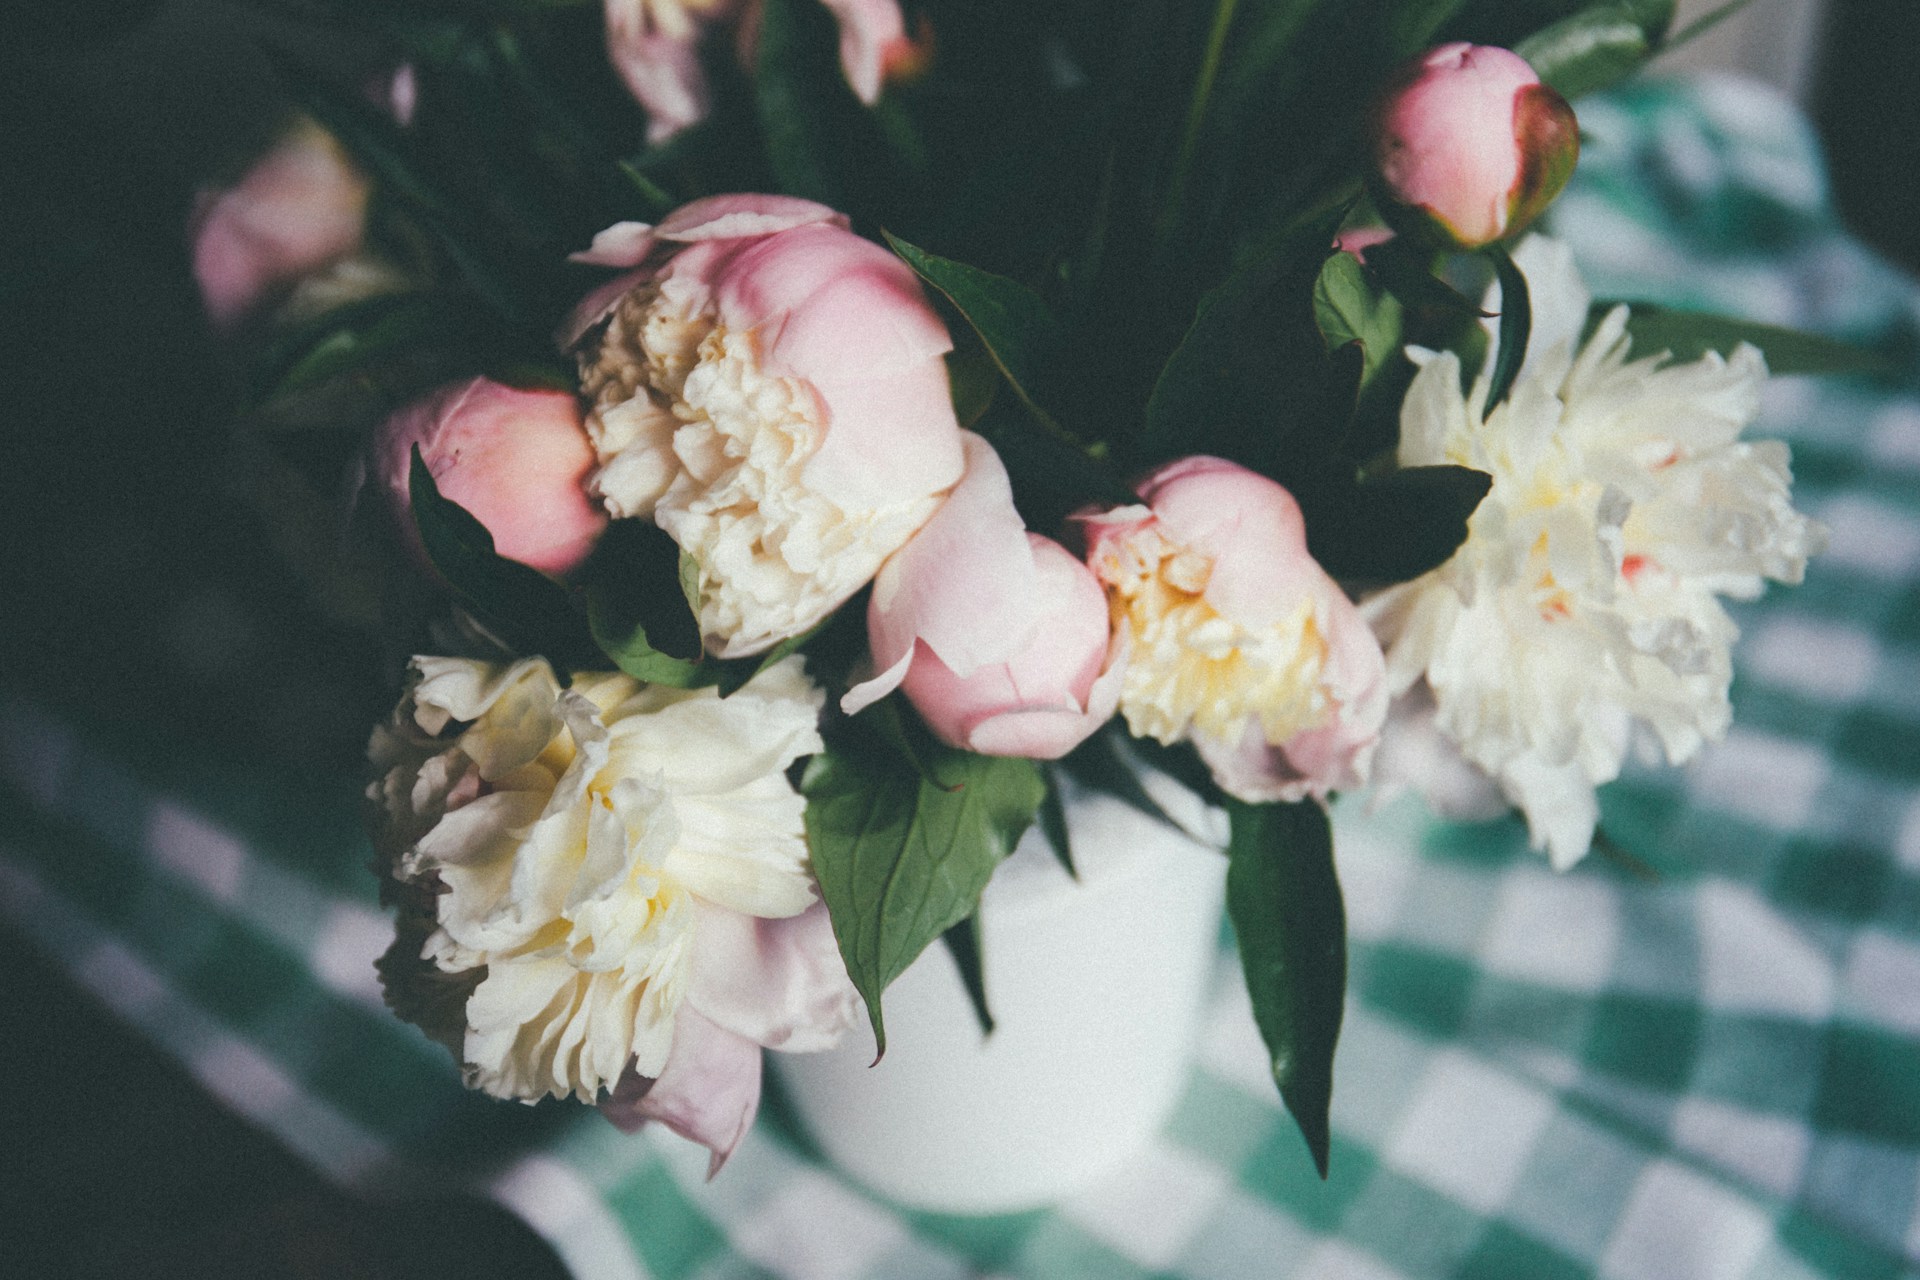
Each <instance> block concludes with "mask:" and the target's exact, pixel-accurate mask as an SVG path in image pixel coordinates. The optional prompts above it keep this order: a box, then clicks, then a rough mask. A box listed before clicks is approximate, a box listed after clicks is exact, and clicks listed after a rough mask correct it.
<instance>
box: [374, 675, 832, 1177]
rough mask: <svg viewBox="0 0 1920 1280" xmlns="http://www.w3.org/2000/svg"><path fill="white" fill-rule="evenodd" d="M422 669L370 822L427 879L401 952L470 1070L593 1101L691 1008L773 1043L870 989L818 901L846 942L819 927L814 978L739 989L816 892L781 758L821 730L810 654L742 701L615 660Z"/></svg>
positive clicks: (411, 997) (404, 977)
mask: <svg viewBox="0 0 1920 1280" xmlns="http://www.w3.org/2000/svg"><path fill="white" fill-rule="evenodd" d="M413 667H414V672H415V676H416V679H415V683H414V685H413V687H412V689H411V690H410V691H409V693H408V694H407V696H406V698H405V699H404V700H403V701H402V703H401V704H400V707H399V709H398V710H397V711H396V713H395V717H394V720H393V723H392V724H391V725H390V726H388V727H385V728H383V729H381V730H379V731H377V732H376V733H375V735H374V741H373V745H372V748H371V752H370V754H371V755H372V757H373V759H374V762H375V764H376V765H377V766H378V767H380V768H381V769H382V770H383V771H384V772H383V773H382V776H381V777H380V778H379V780H378V781H376V782H375V784H374V786H373V788H372V790H371V792H370V797H371V799H372V800H373V801H374V802H375V804H376V805H377V806H378V809H379V817H378V819H377V821H376V834H377V838H378V841H379V843H380V846H381V851H382V854H383V856H384V857H385V858H386V859H387V860H388V863H389V866H390V870H391V873H392V875H393V877H394V879H395V880H396V881H397V884H398V889H399V892H400V895H401V896H402V897H403V898H410V899H411V901H412V912H411V920H412V925H411V928H410V927H409V913H408V911H406V910H404V909H403V913H402V930H401V937H402V942H400V943H398V944H396V952H402V951H405V952H410V953H411V954H391V955H390V956H389V960H388V962H387V963H386V965H385V966H384V969H385V973H386V977H387V980H388V993H389V999H390V1000H392V1001H393V1003H394V1004H395V1006H396V1008H398V1009H400V1010H401V1012H403V1013H404V1014H406V1015H407V1016H409V1017H412V1018H414V1020H415V1021H419V1022H421V1023H422V1025H423V1026H427V1027H428V1029H429V1030H430V1031H431V1030H434V1029H435V1027H434V1026H433V1025H431V1024H432V1022H433V1018H434V1017H435V1016H438V1017H441V1018H443V1019H445V1020H446V1024H445V1025H446V1026H447V1030H445V1031H443V1034H444V1035H446V1036H447V1037H448V1038H449V1039H450V1040H451V1041H452V1042H453V1047H455V1048H456V1051H457V1052H458V1054H459V1056H460V1058H461V1061H462V1064H463V1068H464V1070H465V1073H466V1076H467V1079H468V1083H469V1084H470V1085H472V1086H473V1087H476V1088H479V1089H481V1090H483V1091H485V1092H487V1093H490V1094H493V1095H495V1096H497V1097H505V1098H520V1099H526V1100H533V1099H537V1098H541V1097H544V1096H547V1095H550V1094H551V1095H560V1096H565V1095H571V1096H573V1097H576V1098H579V1099H582V1100H584V1101H593V1100H594V1099H595V1098H596V1097H597V1096H598V1095H599V1094H600V1093H601V1092H602V1091H611V1090H612V1089H613V1088H614V1086H615V1085H616V1084H617V1083H618V1082H619V1081H620V1080H621V1078H622V1076H623V1075H626V1076H627V1077H628V1078H629V1079H631V1078H632V1077H635V1076H638V1077H644V1078H647V1079H648V1080H651V1079H653V1078H657V1077H659V1076H660V1075H661V1074H662V1073H663V1071H664V1070H665V1068H666V1066H667V1063H668V1057H669V1054H670V1052H671V1051H672V1050H673V1049H674V1046H675V1029H676V1023H679V1024H688V1023H689V1019H690V1018H693V1019H694V1021H695V1022H697V1023H698V1026H697V1027H696V1028H695V1030H696V1031H697V1032H698V1033H699V1034H700V1035H702V1036H709V1035H711V1034H714V1026H715V1025H717V1026H718V1027H719V1028H720V1031H721V1032H723V1033H725V1035H726V1037H728V1038H729V1043H731V1042H732V1041H734V1040H740V1039H741V1038H744V1041H747V1042H751V1045H750V1046H749V1047H750V1048H751V1052H752V1054H754V1055H756V1057H757V1053H758V1049H757V1047H752V1046H758V1045H762V1044H765V1045H772V1046H775V1047H785V1048H793V1049H815V1048H822V1047H825V1046H826V1045H827V1044H829V1043H831V1042H832V1041H833V1039H835V1038H836V1037H837V1036H838V1034H839V1032H840V1031H841V1030H842V1029H843V1028H844V1027H845V1026H846V1025H847V1024H848V1022H849V1020H850V1019H851V1017H852V1015H853V1011H854V1005H853V996H852V989H851V987H850V986H849V985H848V984H847V981H846V977H845V973H844V971H842V970H839V966H838V962H837V957H831V955H830V953H831V951H832V945H833V944H832V939H831V933H830V932H829V931H827V930H826V926H825V920H824V913H823V912H820V913H815V914H817V915H818V916H819V919H818V921H817V925H818V928H817V931H816V932H817V934H818V937H820V938H824V939H825V942H824V946H825V951H826V953H827V954H828V956H829V959H830V961H831V963H830V964H826V965H815V964H814V962H815V961H819V960H820V959H821V947H820V946H819V945H817V942H816V941H815V940H814V935H813V934H811V933H810V934H809V935H808V937H809V941H807V943H806V945H805V948H804V949H805V951H806V955H807V962H808V964H809V965H810V966H812V967H809V968H808V969H807V971H806V973H805V975H804V977H803V978H796V979H795V980H794V981H792V982H789V983H785V984H784V985H783V984H781V983H774V982H769V983H768V984H767V989H766V990H765V991H764V992H762V991H759V990H743V983H745V984H746V985H747V986H753V985H754V984H753V982H749V981H748V977H749V976H750V975H751V976H753V977H754V978H755V979H756V980H757V978H758V975H759V974H760V972H761V966H763V965H764V962H765V957H764V956H762V955H755V954H752V952H753V949H754V948H755V947H758V946H761V945H762V943H763V941H764V939H757V938H756V935H755V934H754V931H753V928H752V926H754V924H755V921H756V920H768V919H778V920H783V921H785V920H789V919H792V918H794V917H800V916H801V915H802V913H807V912H808V909H809V907H810V906H811V905H812V904H813V902H814V889H813V884H812V880H811V877H810V875H809V871H808V864H807V847H806V840H805V834H804V827H803V825H802V810H803V801H802V799H801V797H800V796H799V795H798V794H796V793H795V791H794V789H793V787H792V786H791V785H790V784H789V782H788V781H787V777H786V770H787V768H788V766H790V765H791V764H793V763H794V761H795V760H797V759H799V758H800V757H802V756H805V755H807V754H809V753H812V752H815V751H818V750H819V749H820V746H821V743H820V738H819V735H818V732H817V730H816V728H815V724H816V718H817V715H818V712H819V708H820V704H821V700H822V697H821V694H820V692H819V690H817V689H816V688H814V686H813V685H812V684H811V682H810V681H809V680H808V679H807V677H806V675H805V673H804V671H803V670H802V666H801V662H800V660H799V659H798V658H789V659H787V660H786V661H783V662H781V663H779V664H777V665H775V666H773V667H772V668H770V669H769V670H767V671H765V672H763V673H762V674H760V675H759V676H757V677H756V678H755V679H754V680H752V681H751V682H750V683H748V684H747V685H746V686H745V687H744V688H742V689H740V690H739V691H738V692H736V693H735V694H733V695H732V696H731V697H728V698H725V699H722V698H721V697H720V696H719V695H718V693H717V692H715V691H714V690H712V689H698V690H679V689H667V688H661V687H657V686H649V685H643V684H640V683H639V682H637V681H635V680H632V679H630V678H629V677H627V676H624V675H617V674H604V673H589V674H576V675H575V676H574V677H573V680H572V684H571V685H570V687H568V688H566V689H564V690H563V689H562V688H561V687H560V685H559V683H558V681H557V680H556V679H555V676H554V673H553V671H552V669H551V668H550V667H549V666H548V665H547V663H546V662H545V661H544V660H541V659H524V660H521V661H518V662H515V663H512V664H511V665H504V664H490V663H484V662H476V661H469V660H466V659H460V658H435V657H422V658H415V659H414V662H413ZM808 923H809V924H810V925H811V924H813V923H815V922H813V921H811V920H809V921H808ZM416 947H417V950H416V949H415V948H416ZM795 954H798V952H797V951H796V953H795ZM822 975H824V976H822ZM449 993H451V994H449ZM436 999H440V1000H441V1001H442V1003H441V1004H440V1005H439V1006H438V1012H437V1015H436V1014H435V1006H434V1001H435V1000H436ZM461 1000H464V1006H463V1007H460V1006H458V1005H457V1002H458V1001H461ZM756 1000H759V1002H760V1004H763V1005H768V1006H771V1005H773V1004H778V1005H779V1006H780V1008H779V1009H778V1010H777V1011H775V1010H771V1009H770V1008H759V1007H757V1006H756V1005H755V1001H756ZM447 1001H452V1002H456V1003H455V1005H454V1007H449V1006H448V1004H447ZM695 1015H697V1017H696V1016H695ZM754 1070H755V1075H754V1078H753V1090H754V1096H755V1097H757V1089H758V1077H757V1067H756V1068H754ZM746 1105H747V1111H746V1115H747V1118H748V1119H750V1117H751V1108H750V1103H749V1104H746ZM737 1109H738V1108H736V1110H737ZM740 1127H741V1128H742V1129H743V1128H744V1121H741V1122H740ZM693 1136H696V1137H700V1138H701V1139H702V1140H707V1136H706V1135H702V1134H696V1135H693ZM737 1136H738V1135H737V1133H735V1134H733V1135H732V1139H733V1140H737ZM710 1145H716V1152H717V1153H718V1152H719V1147H718V1145H717V1144H710Z"/></svg>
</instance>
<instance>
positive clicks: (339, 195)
mask: <svg viewBox="0 0 1920 1280" xmlns="http://www.w3.org/2000/svg"><path fill="white" fill-rule="evenodd" d="M368 192H369V186H368V182H367V178H366V176H365V175H364V174H362V173H361V172H360V171H359V170H358V169H357V168H355V167H354V165H353V163H352V161H350V160H349V159H348V158H347V155H346V153H345V152H344V151H343V150H342V149H341V147H340V144H339V143H337V142H335V141H334V139H333V137H332V135H331V134H329V133H327V132H326V130H324V129H322V128H321V127H320V126H319V125H317V124H314V123H313V122H312V121H302V122H301V123H299V124H298V125H296V126H295V127H294V128H293V129H291V130H290V131H289V132H288V133H287V134H286V135H285V136H284V137H282V138H281V139H280V141H279V142H278V143H277V144H275V146H274V147H273V149H272V150H270V151H268V152H267V154H266V155H265V156H263V157H262V158H261V159H260V160H259V161H258V162H257V163H256V164H255V165H254V166H253V168H251V169H249V170H248V171H247V173H246V176H245V177H243V178H242V179H241V180H240V182H239V185H237V186H234V187H232V188H229V189H228V190H225V191H219V192H206V193H203V194H202V195H201V197H200V200H199V202H198V205H197V207H196V208H195V210H194V216H193V225H192V238H193V276H194V280H195V281H196V282H197V283H198V284H199V286H200V296H201V298H202V300H203V301H204V303H205V304H206V308H207V314H208V316H209V317H210V318H211V319H212V320H213V322H214V323H215V324H218V325H221V326H231V325H233V324H235V323H236V322H238V321H239V320H240V319H242V318H243V317H244V316H246V315H247V314H248V313H249V312H251V311H253V310H254V309H255V308H256V307H257V306H258V305H259V304H260V303H261V302H263V301H265V300H266V299H267V297H268V296H269V295H270V294H272V293H274V292H275V291H276V290H278V289H280V288H282V287H284V286H287V285H290V284H292V283H294V282H295V281H297V280H299V279H300V278H301V277H302V276H306V275H308V274H310V273H312V272H316V271H319V270H321V269H322V268H324V267H326V266H329V265H331V264H332V263H334V262H337V261H339V260H340V259H342V258H345V257H347V256H348V255H350V254H352V253H353V252H354V251H355V250H357V249H358V248H359V247H360V240H361V235H362V233H363V231H364V229H365V224H366V212H367V196H368Z"/></svg>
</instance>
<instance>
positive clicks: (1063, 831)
mask: <svg viewBox="0 0 1920 1280" xmlns="http://www.w3.org/2000/svg"><path fill="white" fill-rule="evenodd" d="M1041 772H1042V773H1044V774H1045V775H1046V780H1047V794H1046V798H1045V799H1043V800H1041V801H1040V814H1039V817H1040V830H1041V831H1042V832H1043V833H1044V834H1045V835H1046V837H1047V843H1048V844H1049V845H1051V846H1053V856H1054V857H1056V858H1058V859H1059V860H1060V865H1061V866H1062V867H1063V868H1065V870H1066V873H1067V874H1068V875H1070V876H1072V877H1073V878H1074V879H1075V880H1078V879H1079V878H1080V872H1079V870H1078V869H1077V868H1076V867H1075V866H1074V865H1073V840H1072V837H1071V836H1070V834H1069V833H1068V830H1067V806H1066V805H1065V803H1063V802H1062V800H1061V798H1060V768H1059V766H1058V765H1051V764H1049V765H1042V766H1041Z"/></svg>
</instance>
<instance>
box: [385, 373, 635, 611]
mask: <svg viewBox="0 0 1920 1280" xmlns="http://www.w3.org/2000/svg"><path fill="white" fill-rule="evenodd" d="M415 446H418V447H419V450H420V456H421V458H422V460H424V461H425V462H426V464H427V470H428V471H430V472H431V473H432V474H433V479H434V483H435V484H436V485H438V486H439V489H440V493H441V496H442V497H445V498H448V499H451V500H452V501H454V502H457V503H459V504H460V505H461V506H462V507H465V508H466V509H467V511H468V512H469V513H470V514H471V515H472V516H473V517H474V518H475V519H477V520H478V521H479V522H480V523H481V524H483V525H485V526H486V527H487V532H488V533H491V534H492V535H493V545H494V550H496V551H498V552H499V553H500V554H501V555H503V556H506V557H507V558H508V559H510V560H518V561H520V562H521V563H522V564H529V565H532V566H533V567H534V568H536V569H538V570H540V571H541V572H542V573H551V574H556V575H560V574H566V573H570V572H572V571H573V570H574V569H577V568H579V567H580V565H581V564H582V563H583V562H584V561H585V560H586V558H587V556H588V555H589V554H590V553H591V552H592V551H593V547H594V543H595V542H596V541H598V539H599V537H600V531H601V530H602V529H604V528H605V527H606V523H607V517H606V513H605V512H603V511H601V510H600V508H599V507H598V506H596V505H595V504H594V503H593V501H592V500H591V499H589V498H588V496H587V490H586V479H587V473H588V472H589V471H591V470H592V469H593V462H594V458H593V446H592V444H591V443H589V442H588V440H587V433H586V428H585V427H584V426H583V425H582V422H581V414H580V403H579V401H578V400H577V399H576V398H575V397H574V396H573V395H572V394H571V393H570V392H565V391H522V390H519V389H517V388H515V387H509V386H506V385H504V384H502V383H498V382H493V381H490V380H489V379H486V378H474V379H472V380H470V381H467V382H458V383H451V384H449V385H447V386H444V387H442V388H440V389H439V390H438V391H435V392H434V393H433V394H431V395H429V396H426V397H424V398H423V399H420V400H416V401H415V402H414V403H412V404H410V405H408V406H407V407H406V408H404V409H402V410H400V411H399V412H398V413H395V414H394V415H393V416H392V417H390V418H388V419H387V420H386V421H385V422H384V423H382V424H381V426H380V428H379V430H378V431H377V432H376V433H375V436H374V440H373V468H374V475H375V478H376V479H377V480H378V481H379V484H380V487H381V489H382V490H383V491H384V492H385V493H386V495H387V499H388V501H389V503H390V505H391V506H392V509H393V512H394V516H395V518H396V519H397V520H398V521H399V522H400V527H401V530H402V536H403V537H404V538H405V539H406V540H407V541H408V543H409V544H410V545H411V546H412V547H413V549H414V550H415V552H416V553H417V554H418V555H419V557H420V558H421V560H422V561H423V562H424V561H425V559H426V551H425V549H424V548H423V547H421V545H420V535H419V531H418V530H417V529H416V528H415V527H414V523H413V515H412V512H413V501H412V498H411V497H410V496H409V493H410V484H409V478H410V475H411V471H412V459H413V450H414V448H415Z"/></svg>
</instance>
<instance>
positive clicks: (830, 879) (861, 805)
mask: <svg viewBox="0 0 1920 1280" xmlns="http://www.w3.org/2000/svg"><path fill="white" fill-rule="evenodd" d="M887 705H889V704H886V703H883V704H882V706H887ZM879 709H880V708H874V709H872V710H869V711H868V712H866V713H863V717H862V719H864V718H865V717H866V716H870V715H872V714H873V713H874V711H877V710H879ZM896 714H897V713H896ZM848 730H849V731H848V732H846V733H843V734H841V735H839V737H838V740H836V741H833V742H830V743H829V744H828V746H827V749H826V751H824V752H822V753H821V754H819V755H816V756H815V757H813V759H812V760H811V761H810V762H809V763H808V765H807V769H806V773H805V775H804V776H803V778H802V780H801V786H800V789H801V791H802V793H803V794H805V796H806V798H807V811H806V821H807V843H808V845H809V847H810V848H811V850H812V855H813V871H814V875H815V876H816V877H817V878H818V879H819V882H820V896H821V897H822V898H823V899H824V900H825V901H826V904H827V912H828V914H829V916H830V917H831V918H832V920H833V932H834V937H835V938H836V939H837V940H838V941H839V944H840V955H841V957H842V959H844V960H845V961H846V965H847V974H848V976H849V977H851V978H852V979H853V984H854V986H855V988H856V989H858V990H859V992H860V994H861V996H862V997H863V998H864V999H865V1000H866V1002H867V1013H868V1016H869V1018H870V1019H871V1020H872V1023H873V1038H874V1041H875V1043H876V1045H877V1046H878V1047H879V1050H880V1052H881V1053H882V1054H884V1053H885V1052H886V1047H887V1037H886V1026H885V1023H884V1021H883V1019H882V1014H881V993H882V992H884V991H885V990H886V988H887V984H889V983H891V982H892V981H893V980H894V979H895V978H897V977H899V976H900V974H901V973H903V972H905V971H906V968H907V966H908V965H910V964H912V963H913V962H914V960H915V959H916V958H918V956H919V955H920V953H921V951H923V950H925V949H926V946H927V944H928V943H930V942H932V941H933V940H934V939H935V938H938V937H940V936H941V935H942V934H944V933H946V931H947V930H949V929H951V928H953V926H954V925H956V924H958V923H960V922H961V921H962V920H965V919H966V918H967V917H968V916H971V915H972V914H973V913H974V912H975V911H976V910H977V909H978V908H979V905H980V891H981V890H982V889H984V888H985V887H986V884H987V880H988V878H989V877H991V876H992V874H993V870H994V868H995V867H997V866H999V865H1000V862H1001V860H1002V859H1004V858H1005V857H1006V856H1007V855H1008V854H1009V853H1011V852H1012V851H1013V847H1014V845H1015V844H1017V843H1018V842H1019V840H1020V837H1021V835H1022V834H1023V833H1024V832H1025V831H1026V829H1027V827H1028V826H1029V825H1031V824H1032V822H1033V817H1034V813H1035V811H1036V810H1037V809H1038V808H1039V807H1040V801H1041V799H1042V797H1043V796H1044V795H1045V792H1046V784H1045V782H1044V781H1043V779H1042V777H1041V773H1040V769H1039V766H1037V765H1035V764H1034V762H1033V761H1031V760H1017V759H1010V758H1002V757H992V756H978V755H973V754H971V753H969V752H964V751H955V750H953V749H951V748H947V747H942V746H939V745H938V744H935V743H932V742H931V741H930V740H929V744H928V746H927V748H926V750H927V753H928V755H929V757H930V761H931V765H930V769H929V772H931V773H932V774H933V775H934V776H937V777H938V778H939V779H940V781H941V783H942V784H943V785H935V784H934V783H933V782H932V781H930V780H929V779H928V778H927V777H925V776H923V775H922V773H921V771H920V770H919V769H917V768H916V767H915V766H914V764H913V762H911V761H909V760H906V759H903V758H902V757H901V755H900V753H899V752H898V751H896V750H894V749H893V748H891V747H889V746H888V745H887V744H886V743H885V742H884V741H881V740H879V739H877V738H875V737H874V736H873V735H871V734H868V733H866V732H865V730H864V728H863V726H862V725H860V723H859V722H855V723H854V724H852V725H850V726H848Z"/></svg>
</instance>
